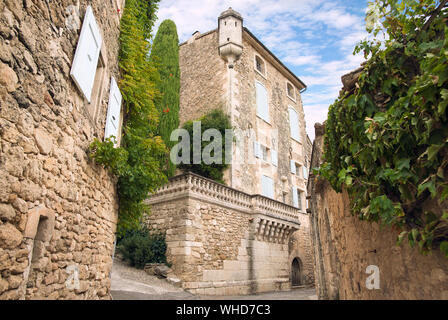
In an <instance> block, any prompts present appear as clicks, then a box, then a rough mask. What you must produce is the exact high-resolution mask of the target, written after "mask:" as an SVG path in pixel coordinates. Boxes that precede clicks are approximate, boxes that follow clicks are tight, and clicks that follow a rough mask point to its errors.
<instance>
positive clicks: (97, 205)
mask: <svg viewBox="0 0 448 320" xmlns="http://www.w3.org/2000/svg"><path fill="white" fill-rule="evenodd" d="M108 2H110V3H108V5H107V6H106V5H104V3H103V1H101V2H99V1H84V0H83V1H75V0H61V1H42V0H35V1H30V0H25V1H16V0H5V1H0V136H1V144H0V299H36V298H50V299H51V298H61V299H96V298H109V297H110V295H109V288H110V278H109V273H110V271H111V266H112V254H113V247H114V233H115V229H116V221H117V212H118V202H117V194H116V190H115V185H116V181H115V179H114V178H113V177H112V176H111V175H110V174H108V172H107V171H106V170H105V169H103V168H101V167H99V166H97V165H95V164H94V163H93V161H91V160H90V159H89V158H88V155H87V153H86V151H87V148H88V146H89V144H90V143H91V142H92V140H93V139H94V138H95V137H98V138H100V139H103V138H104V137H105V136H109V135H115V136H119V134H118V133H119V131H120V118H121V116H120V115H121V112H120V106H121V95H120V92H119V90H118V87H117V85H116V79H117V77H118V62H117V57H118V48H119V44H118V36H119V25H120V12H121V11H122V8H123V5H124V1H122V0H113V1H108Z"/></svg>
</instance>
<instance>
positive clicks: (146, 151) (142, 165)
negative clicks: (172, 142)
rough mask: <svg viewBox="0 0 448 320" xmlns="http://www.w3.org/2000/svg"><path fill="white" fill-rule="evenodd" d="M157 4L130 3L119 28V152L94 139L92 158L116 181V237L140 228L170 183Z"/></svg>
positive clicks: (107, 142) (135, 0)
mask: <svg viewBox="0 0 448 320" xmlns="http://www.w3.org/2000/svg"><path fill="white" fill-rule="evenodd" d="M157 3H158V1H151V2H149V1H144V0H128V1H126V7H125V10H124V12H123V17H122V20H121V29H120V52H119V66H120V70H121V72H122V77H123V78H122V79H121V81H120V82H119V87H120V91H121V93H122V95H123V105H124V111H125V117H124V124H123V132H124V133H123V137H122V140H121V147H119V148H114V143H113V141H112V140H111V139H106V140H105V141H103V142H102V141H100V140H98V139H95V140H94V141H93V142H92V144H91V145H90V152H91V157H92V158H93V159H94V160H95V162H96V163H98V164H101V165H103V166H104V167H106V168H108V169H109V170H110V171H111V172H112V173H113V174H114V175H116V176H117V177H118V195H119V199H120V208H119V222H118V230H117V232H118V234H123V233H124V232H125V231H126V230H129V229H133V228H137V227H138V226H139V222H140V218H141V216H142V215H143V213H145V212H148V209H149V208H148V206H146V205H145V204H144V203H143V200H145V199H146V198H147V196H148V193H151V192H154V191H155V190H156V189H157V188H158V187H159V186H161V185H162V184H163V183H165V182H166V176H165V175H164V174H163V169H164V168H162V167H161V164H160V159H161V158H163V157H166V154H167V152H168V151H167V149H166V147H165V145H164V143H163V141H162V139H161V138H160V137H159V136H157V134H156V133H157V126H158V112H157V109H156V107H155V105H154V99H155V96H156V95H157V89H156V88H155V84H154V83H155V81H156V80H157V79H158V77H159V75H158V73H157V70H156V68H155V67H154V64H153V63H152V62H151V61H150V59H149V55H148V54H149V51H150V43H149V42H148V39H149V38H150V37H151V29H152V26H153V24H154V20H155V18H156V16H155V11H156V10H157Z"/></svg>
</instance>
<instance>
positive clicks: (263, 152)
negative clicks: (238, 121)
mask: <svg viewBox="0 0 448 320" xmlns="http://www.w3.org/2000/svg"><path fill="white" fill-rule="evenodd" d="M268 154H269V148H268V147H266V146H264V145H261V155H262V159H263V160H264V161H268Z"/></svg>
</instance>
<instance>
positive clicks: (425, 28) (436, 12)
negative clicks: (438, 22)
mask: <svg viewBox="0 0 448 320" xmlns="http://www.w3.org/2000/svg"><path fill="white" fill-rule="evenodd" d="M447 2H448V0H443V1H441V2H440V4H439V6H438V7H437V9H436V10H434V12H433V13H432V14H431V17H429V19H428V21H426V23H425V24H424V25H423V28H422V31H426V30H427V29H428V28H429V26H430V25H431V23H432V21H433V20H434V19H435V18H436V17H437V15H438V14H439V13H440V11H442V9H443V7H444V6H445V5H446V3H447Z"/></svg>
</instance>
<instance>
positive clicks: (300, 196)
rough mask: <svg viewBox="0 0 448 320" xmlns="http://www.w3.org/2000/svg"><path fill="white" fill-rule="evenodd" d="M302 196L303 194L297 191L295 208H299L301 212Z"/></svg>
mask: <svg viewBox="0 0 448 320" xmlns="http://www.w3.org/2000/svg"><path fill="white" fill-rule="evenodd" d="M302 195H303V192H302V191H300V190H299V189H297V199H298V206H297V208H299V210H302Z"/></svg>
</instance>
